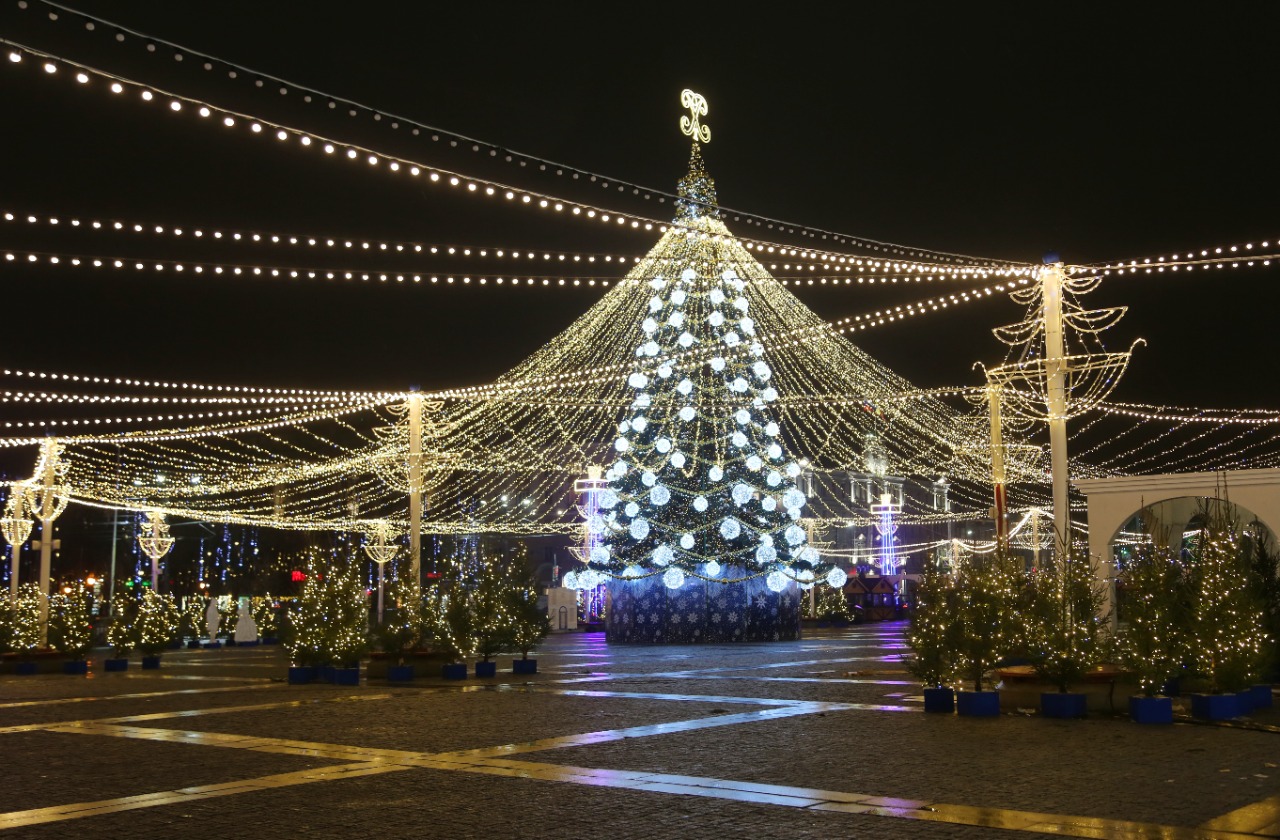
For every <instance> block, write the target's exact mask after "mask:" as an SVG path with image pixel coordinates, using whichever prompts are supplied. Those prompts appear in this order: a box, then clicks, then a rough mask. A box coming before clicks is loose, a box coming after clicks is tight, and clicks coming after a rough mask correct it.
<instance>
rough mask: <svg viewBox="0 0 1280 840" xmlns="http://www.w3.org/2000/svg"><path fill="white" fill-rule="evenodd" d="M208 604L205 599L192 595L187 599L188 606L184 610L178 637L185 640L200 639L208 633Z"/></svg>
mask: <svg viewBox="0 0 1280 840" xmlns="http://www.w3.org/2000/svg"><path fill="white" fill-rule="evenodd" d="M207 608H208V604H207V603H206V602H205V599H204V598H202V597H200V596H199V595H192V596H190V597H188V598H187V599H186V604H185V606H184V607H183V609H182V617H181V621H180V623H179V625H178V635H179V636H180V637H183V638H187V637H189V638H192V639H199V638H201V637H202V636H204V635H205V633H206V632H207V631H208V625H207V624H206V622H205V610H206V609H207Z"/></svg>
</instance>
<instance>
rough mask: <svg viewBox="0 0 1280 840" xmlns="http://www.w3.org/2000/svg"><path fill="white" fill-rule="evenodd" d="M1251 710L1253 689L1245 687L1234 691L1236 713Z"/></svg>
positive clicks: (1248, 712)
mask: <svg viewBox="0 0 1280 840" xmlns="http://www.w3.org/2000/svg"><path fill="white" fill-rule="evenodd" d="M1252 712H1253V689H1252V688H1246V689H1243V690H1241V691H1237V692H1236V714H1237V715H1247V714H1250V713H1252Z"/></svg>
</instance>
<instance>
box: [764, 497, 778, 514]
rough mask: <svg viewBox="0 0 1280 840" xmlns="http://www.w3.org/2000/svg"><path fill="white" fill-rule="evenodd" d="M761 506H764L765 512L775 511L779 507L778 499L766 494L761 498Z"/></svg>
mask: <svg viewBox="0 0 1280 840" xmlns="http://www.w3.org/2000/svg"><path fill="white" fill-rule="evenodd" d="M760 507H762V508H764V510H765V513H773V512H774V511H775V510H777V509H778V500H777V499H775V498H774V497H773V496H765V497H764V498H763V499H761V500H760Z"/></svg>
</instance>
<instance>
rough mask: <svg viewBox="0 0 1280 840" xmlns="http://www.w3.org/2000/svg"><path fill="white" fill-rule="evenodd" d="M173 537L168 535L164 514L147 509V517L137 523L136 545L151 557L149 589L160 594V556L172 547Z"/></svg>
mask: <svg viewBox="0 0 1280 840" xmlns="http://www.w3.org/2000/svg"><path fill="white" fill-rule="evenodd" d="M173 542H174V538H173V537H171V536H169V526H168V525H167V524H165V521H164V514H163V513H160V512H159V511H155V510H149V511H147V518H146V519H144V520H143V521H142V522H141V523H139V525H138V547H139V548H141V549H142V553H143V554H145V555H147V556H148V557H150V558H151V591H152V592H155V593H156V594H157V595H158V594H160V558H162V557H164V556H165V555H166V554H168V553H169V550H170V549H172V548H173Z"/></svg>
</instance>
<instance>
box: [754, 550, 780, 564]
mask: <svg viewBox="0 0 1280 840" xmlns="http://www.w3.org/2000/svg"><path fill="white" fill-rule="evenodd" d="M777 559H778V549H776V548H774V547H773V546H771V545H762V546H760V547H759V548H757V549H756V562H757V563H759V564H760V565H762V566H767V565H769V564H770V563H772V562H773V561H774V560H777Z"/></svg>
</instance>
